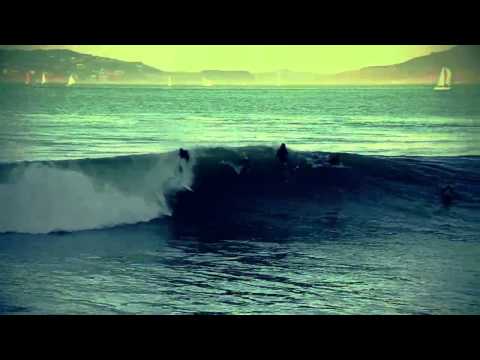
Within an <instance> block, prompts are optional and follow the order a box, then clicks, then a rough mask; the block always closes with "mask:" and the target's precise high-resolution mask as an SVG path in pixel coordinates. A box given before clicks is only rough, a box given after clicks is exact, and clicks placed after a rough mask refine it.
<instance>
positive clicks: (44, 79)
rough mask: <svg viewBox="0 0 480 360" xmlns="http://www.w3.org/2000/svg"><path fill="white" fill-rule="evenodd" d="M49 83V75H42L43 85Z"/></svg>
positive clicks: (41, 82)
mask: <svg viewBox="0 0 480 360" xmlns="http://www.w3.org/2000/svg"><path fill="white" fill-rule="evenodd" d="M46 83H47V75H46V74H45V73H42V80H41V81H40V84H41V85H45V84H46Z"/></svg>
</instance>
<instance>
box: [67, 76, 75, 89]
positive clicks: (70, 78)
mask: <svg viewBox="0 0 480 360" xmlns="http://www.w3.org/2000/svg"><path fill="white" fill-rule="evenodd" d="M75 83H76V81H75V78H74V77H73V75H70V77H69V78H68V81H67V86H72V85H75Z"/></svg>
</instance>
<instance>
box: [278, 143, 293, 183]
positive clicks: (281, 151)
mask: <svg viewBox="0 0 480 360" xmlns="http://www.w3.org/2000/svg"><path fill="white" fill-rule="evenodd" d="M277 159H278V161H279V162H280V166H281V167H282V172H281V178H282V180H283V181H284V182H286V183H287V182H288V180H289V177H290V174H289V169H288V150H287V146H286V145H285V144H284V143H282V145H280V147H279V148H278V150H277Z"/></svg>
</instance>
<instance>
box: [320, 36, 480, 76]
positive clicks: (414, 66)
mask: <svg viewBox="0 0 480 360" xmlns="http://www.w3.org/2000/svg"><path fill="white" fill-rule="evenodd" d="M442 66H448V67H449V68H450V69H451V70H452V72H453V81H454V82H456V83H473V82H480V46H479V45H460V46H456V47H454V48H452V49H449V50H446V51H442V52H435V53H432V54H430V55H426V56H421V57H417V58H414V59H411V60H409V61H406V62H404V63H401V64H396V65H390V66H371V67H366V68H363V69H360V70H357V71H349V72H343V73H339V74H336V75H333V76H327V77H323V78H319V80H320V81H325V82H335V83H362V82H365V83H371V82H374V83H392V82H393V83H432V84H433V83H434V82H435V81H436V80H437V78H438V75H439V73H440V69H441V68H442Z"/></svg>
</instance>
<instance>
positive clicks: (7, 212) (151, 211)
mask: <svg viewBox="0 0 480 360" xmlns="http://www.w3.org/2000/svg"><path fill="white" fill-rule="evenodd" d="M178 166H179V160H178V157H177V156H176V154H169V155H168V156H163V157H161V156H159V158H158V161H157V162H156V164H155V165H154V166H153V167H149V168H147V169H145V171H143V172H137V173H136V174H135V176H132V174H130V175H128V176H127V178H126V179H125V178H123V179H122V181H124V182H125V180H127V181H128V182H129V183H130V187H129V189H125V188H124V187H121V186H115V183H102V186H98V181H99V180H98V178H96V177H95V174H91V173H89V174H88V175H87V174H86V173H85V172H83V171H82V170H81V168H76V169H69V168H67V169H62V168H58V167H53V166H50V165H46V164H35V163H34V164H28V165H25V166H23V167H20V168H18V169H16V170H15V171H14V173H13V174H12V176H11V178H10V182H9V183H7V184H0V206H1V209H0V232H22V233H48V232H52V231H76V230H88V229H98V228H104V227H111V226H116V225H120V224H132V223H138V222H144V221H150V220H152V219H154V218H156V217H159V216H162V215H171V210H170V209H169V207H168V204H167V201H166V195H167V194H168V193H169V192H172V191H178V190H180V189H183V188H184V187H185V186H188V187H190V186H191V184H192V182H193V172H192V167H193V161H190V163H189V164H185V163H184V164H182V167H183V171H182V172H180V171H179V169H178ZM121 174H122V172H119V175H118V176H122V175H121Z"/></svg>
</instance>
